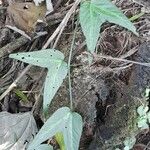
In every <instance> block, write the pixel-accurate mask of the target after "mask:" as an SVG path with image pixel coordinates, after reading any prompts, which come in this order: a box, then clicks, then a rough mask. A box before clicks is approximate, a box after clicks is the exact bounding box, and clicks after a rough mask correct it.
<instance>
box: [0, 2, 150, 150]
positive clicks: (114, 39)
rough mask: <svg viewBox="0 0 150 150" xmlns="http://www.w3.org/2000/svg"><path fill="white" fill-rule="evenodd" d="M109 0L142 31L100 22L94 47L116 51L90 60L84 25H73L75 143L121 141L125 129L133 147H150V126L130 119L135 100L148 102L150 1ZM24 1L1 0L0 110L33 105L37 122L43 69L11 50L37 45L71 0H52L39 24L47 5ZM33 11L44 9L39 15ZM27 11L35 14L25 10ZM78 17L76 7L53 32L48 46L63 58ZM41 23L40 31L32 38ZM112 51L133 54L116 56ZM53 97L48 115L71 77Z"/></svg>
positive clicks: (113, 145) (64, 101)
mask: <svg viewBox="0 0 150 150" xmlns="http://www.w3.org/2000/svg"><path fill="white" fill-rule="evenodd" d="M18 1H19V4H18ZM113 2H114V3H115V4H116V5H117V6H118V7H119V8H120V9H121V10H122V12H123V13H124V14H125V15H126V16H127V17H128V18H130V19H131V21H132V22H133V24H134V25H135V27H136V29H137V32H138V33H139V37H137V36H135V35H133V34H132V33H131V32H129V31H127V30H125V29H123V28H121V27H119V26H117V25H114V24H110V23H107V22H106V23H104V24H103V25H102V29H101V38H100V39H99V41H98V44H97V48H96V49H97V53H98V54H101V55H105V56H106V55H107V56H111V57H113V58H116V59H109V57H108V58H107V57H106V58H99V59H98V60H96V61H95V62H94V63H93V64H92V65H91V66H89V65H88V63H87V57H88V56H87V54H86V52H85V51H86V49H87V47H86V44H85V38H84V36H83V34H82V31H81V27H80V26H78V27H77V31H76V37H75V42H74V46H73V54H72V58H71V80H72V95H73V103H74V107H75V111H77V112H78V113H80V114H81V115H82V117H83V118H84V119H83V120H84V128H83V133H82V137H81V141H80V150H87V149H88V150H101V149H102V150H107V149H108V150H114V149H117V148H119V149H123V144H124V140H125V139H126V137H129V138H130V137H132V136H133V135H134V137H135V138H136V142H135V143H134V146H133V148H132V149H134V150H149V149H150V132H149V129H144V130H140V129H138V128H137V127H135V124H136V120H137V118H138V114H137V108H138V107H139V106H140V105H141V104H144V105H145V104H147V105H148V107H149V109H150V93H149V96H148V97H147V98H145V97H144V96H143V95H144V93H145V91H146V90H148V89H149V88H150V68H149V67H147V66H145V65H143V64H144V63H149V61H150V12H149V10H150V2H148V1H145V0H143V1H142V0H135V2H133V1H132V0H114V1H113ZM27 4H28V3H27V2H24V1H23V0H17V1H16V3H15V5H10V1H7V0H0V104H1V105H0V111H1V112H3V111H7V112H9V113H12V114H18V113H25V112H29V111H33V107H34V112H33V114H34V118H35V120H36V123H37V126H38V129H40V128H41V127H42V125H43V122H44V118H43V114H42V111H41V109H42V95H43V94H42V89H43V83H44V79H45V76H46V73H47V71H46V70H45V69H42V68H40V67H35V66H32V67H29V66H28V64H26V63H23V62H20V61H16V60H13V59H10V58H9V54H11V53H14V52H28V51H34V50H41V49H42V48H43V45H45V43H46V42H47V40H48V39H49V37H51V35H53V34H55V33H56V29H57V27H58V26H59V24H60V23H61V21H62V20H63V19H64V17H65V15H66V13H67V12H68V11H69V9H70V8H71V7H72V5H73V4H74V1H72V0H70V1H67V0H64V1H63V0H59V1H55V0H53V5H54V11H53V12H52V13H50V14H49V15H48V16H47V17H46V18H45V19H44V22H42V23H41V22H39V23H38V24H37V25H36V26H35V24H34V23H35V22H34V19H41V18H42V19H43V15H42V13H43V12H44V11H45V10H44V9H43V8H41V9H39V10H36V8H35V7H36V6H33V5H31V7H32V8H31V9H28V8H27ZM38 11H40V12H41V13H40V14H41V15H37V12H38ZM139 14H140V15H139ZM30 15H32V16H34V17H33V18H32V17H31V18H30ZM132 16H136V18H132ZM77 18H78V9H77V11H76V12H74V14H73V15H72V16H71V17H70V19H69V21H68V23H67V25H66V27H65V28H64V30H63V32H62V34H60V36H59V35H58V36H57V37H56V38H53V37H52V38H51V42H50V43H49V45H48V47H47V48H51V47H53V48H55V49H58V50H60V51H61V52H62V53H64V55H65V60H66V61H68V57H69V51H70V49H71V45H72V40H73V34H74V30H75V24H76V22H77ZM30 19H31V20H30ZM17 20H18V21H17ZM29 20H30V23H29ZM45 22H46V23H45ZM6 25H7V27H6ZM14 27H16V28H17V29H15V28H14ZM10 28H11V29H10ZM20 30H21V31H20ZM22 31H24V33H22ZM38 31H42V34H44V35H41V34H40V35H38V37H36V38H34V37H35V34H36V33H37V32H38ZM44 31H46V32H47V33H48V34H45V32H44ZM59 31H60V32H61V30H59ZM18 32H19V33H18ZM60 32H58V33H60ZM20 33H21V34H20ZM36 36H37V35H36ZM29 38H31V39H30V40H29ZM117 58H118V59H124V60H131V61H133V62H130V61H119V60H117ZM137 62H138V63H137ZM54 99H55V101H54V100H53V101H52V104H51V105H50V108H49V116H50V115H52V113H53V112H54V111H56V110H57V109H58V108H60V107H62V106H68V105H69V101H68V99H69V90H68V79H65V80H64V82H63V84H62V86H61V87H60V89H59V91H58V93H57V94H56V95H55V97H54ZM0 121H1V119H0ZM0 124H3V122H0ZM0 144H1V142H0ZM56 149H57V148H56Z"/></svg>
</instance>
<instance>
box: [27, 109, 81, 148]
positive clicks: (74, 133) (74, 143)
mask: <svg viewBox="0 0 150 150" xmlns="http://www.w3.org/2000/svg"><path fill="white" fill-rule="evenodd" d="M57 132H62V133H63V136H64V142H65V147H66V150H78V147H79V141H80V137H81V132H82V117H81V116H80V115H79V114H77V113H75V112H71V110H70V109H69V108H68V107H63V108H60V109H58V110H57V111H56V112H55V113H54V114H53V115H52V116H51V117H50V118H49V119H48V120H47V121H46V122H45V124H44V126H43V127H42V128H41V129H40V131H39V133H38V134H37V135H36V136H35V138H34V140H33V142H32V143H31V145H29V150H30V149H31V150H32V149H34V148H35V147H37V146H38V145H39V144H40V143H42V142H44V141H46V140H47V139H49V138H50V137H52V136H54V135H55V134H56V133H57Z"/></svg>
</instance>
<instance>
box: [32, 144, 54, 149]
mask: <svg viewBox="0 0 150 150" xmlns="http://www.w3.org/2000/svg"><path fill="white" fill-rule="evenodd" d="M34 150H53V147H52V146H50V145H47V144H41V145H39V146H38V147H36V148H35V149H34Z"/></svg>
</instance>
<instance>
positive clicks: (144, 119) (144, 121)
mask: <svg viewBox="0 0 150 150" xmlns="http://www.w3.org/2000/svg"><path fill="white" fill-rule="evenodd" d="M137 123H138V128H142V129H147V128H148V127H149V126H148V124H147V116H142V117H140V118H139V120H138V122H137Z"/></svg>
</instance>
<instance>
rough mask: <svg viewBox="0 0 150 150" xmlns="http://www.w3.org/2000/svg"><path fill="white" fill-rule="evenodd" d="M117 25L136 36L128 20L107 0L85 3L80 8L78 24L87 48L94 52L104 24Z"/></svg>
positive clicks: (134, 29) (94, 0)
mask: <svg viewBox="0 0 150 150" xmlns="http://www.w3.org/2000/svg"><path fill="white" fill-rule="evenodd" d="M106 21H108V22H110V23H115V24H118V25H120V26H122V27H124V28H126V29H128V30H130V31H132V32H133V33H134V34H136V35H138V33H137V32H136V28H135V27H134V26H133V24H132V23H131V22H130V21H129V19H128V18H127V17H126V16H125V15H124V14H123V13H122V12H121V11H120V10H119V9H118V8H117V7H116V6H115V5H114V4H113V3H112V2H111V1H109V0H91V1H85V2H83V3H82V4H81V7H80V24H81V27H82V30H83V33H84V35H85V37H86V42H87V47H88V50H89V51H90V52H92V53H93V52H94V50H95V47H96V44H97V40H98V38H99V32H100V27H101V25H102V24H103V23H104V22H106Z"/></svg>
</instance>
